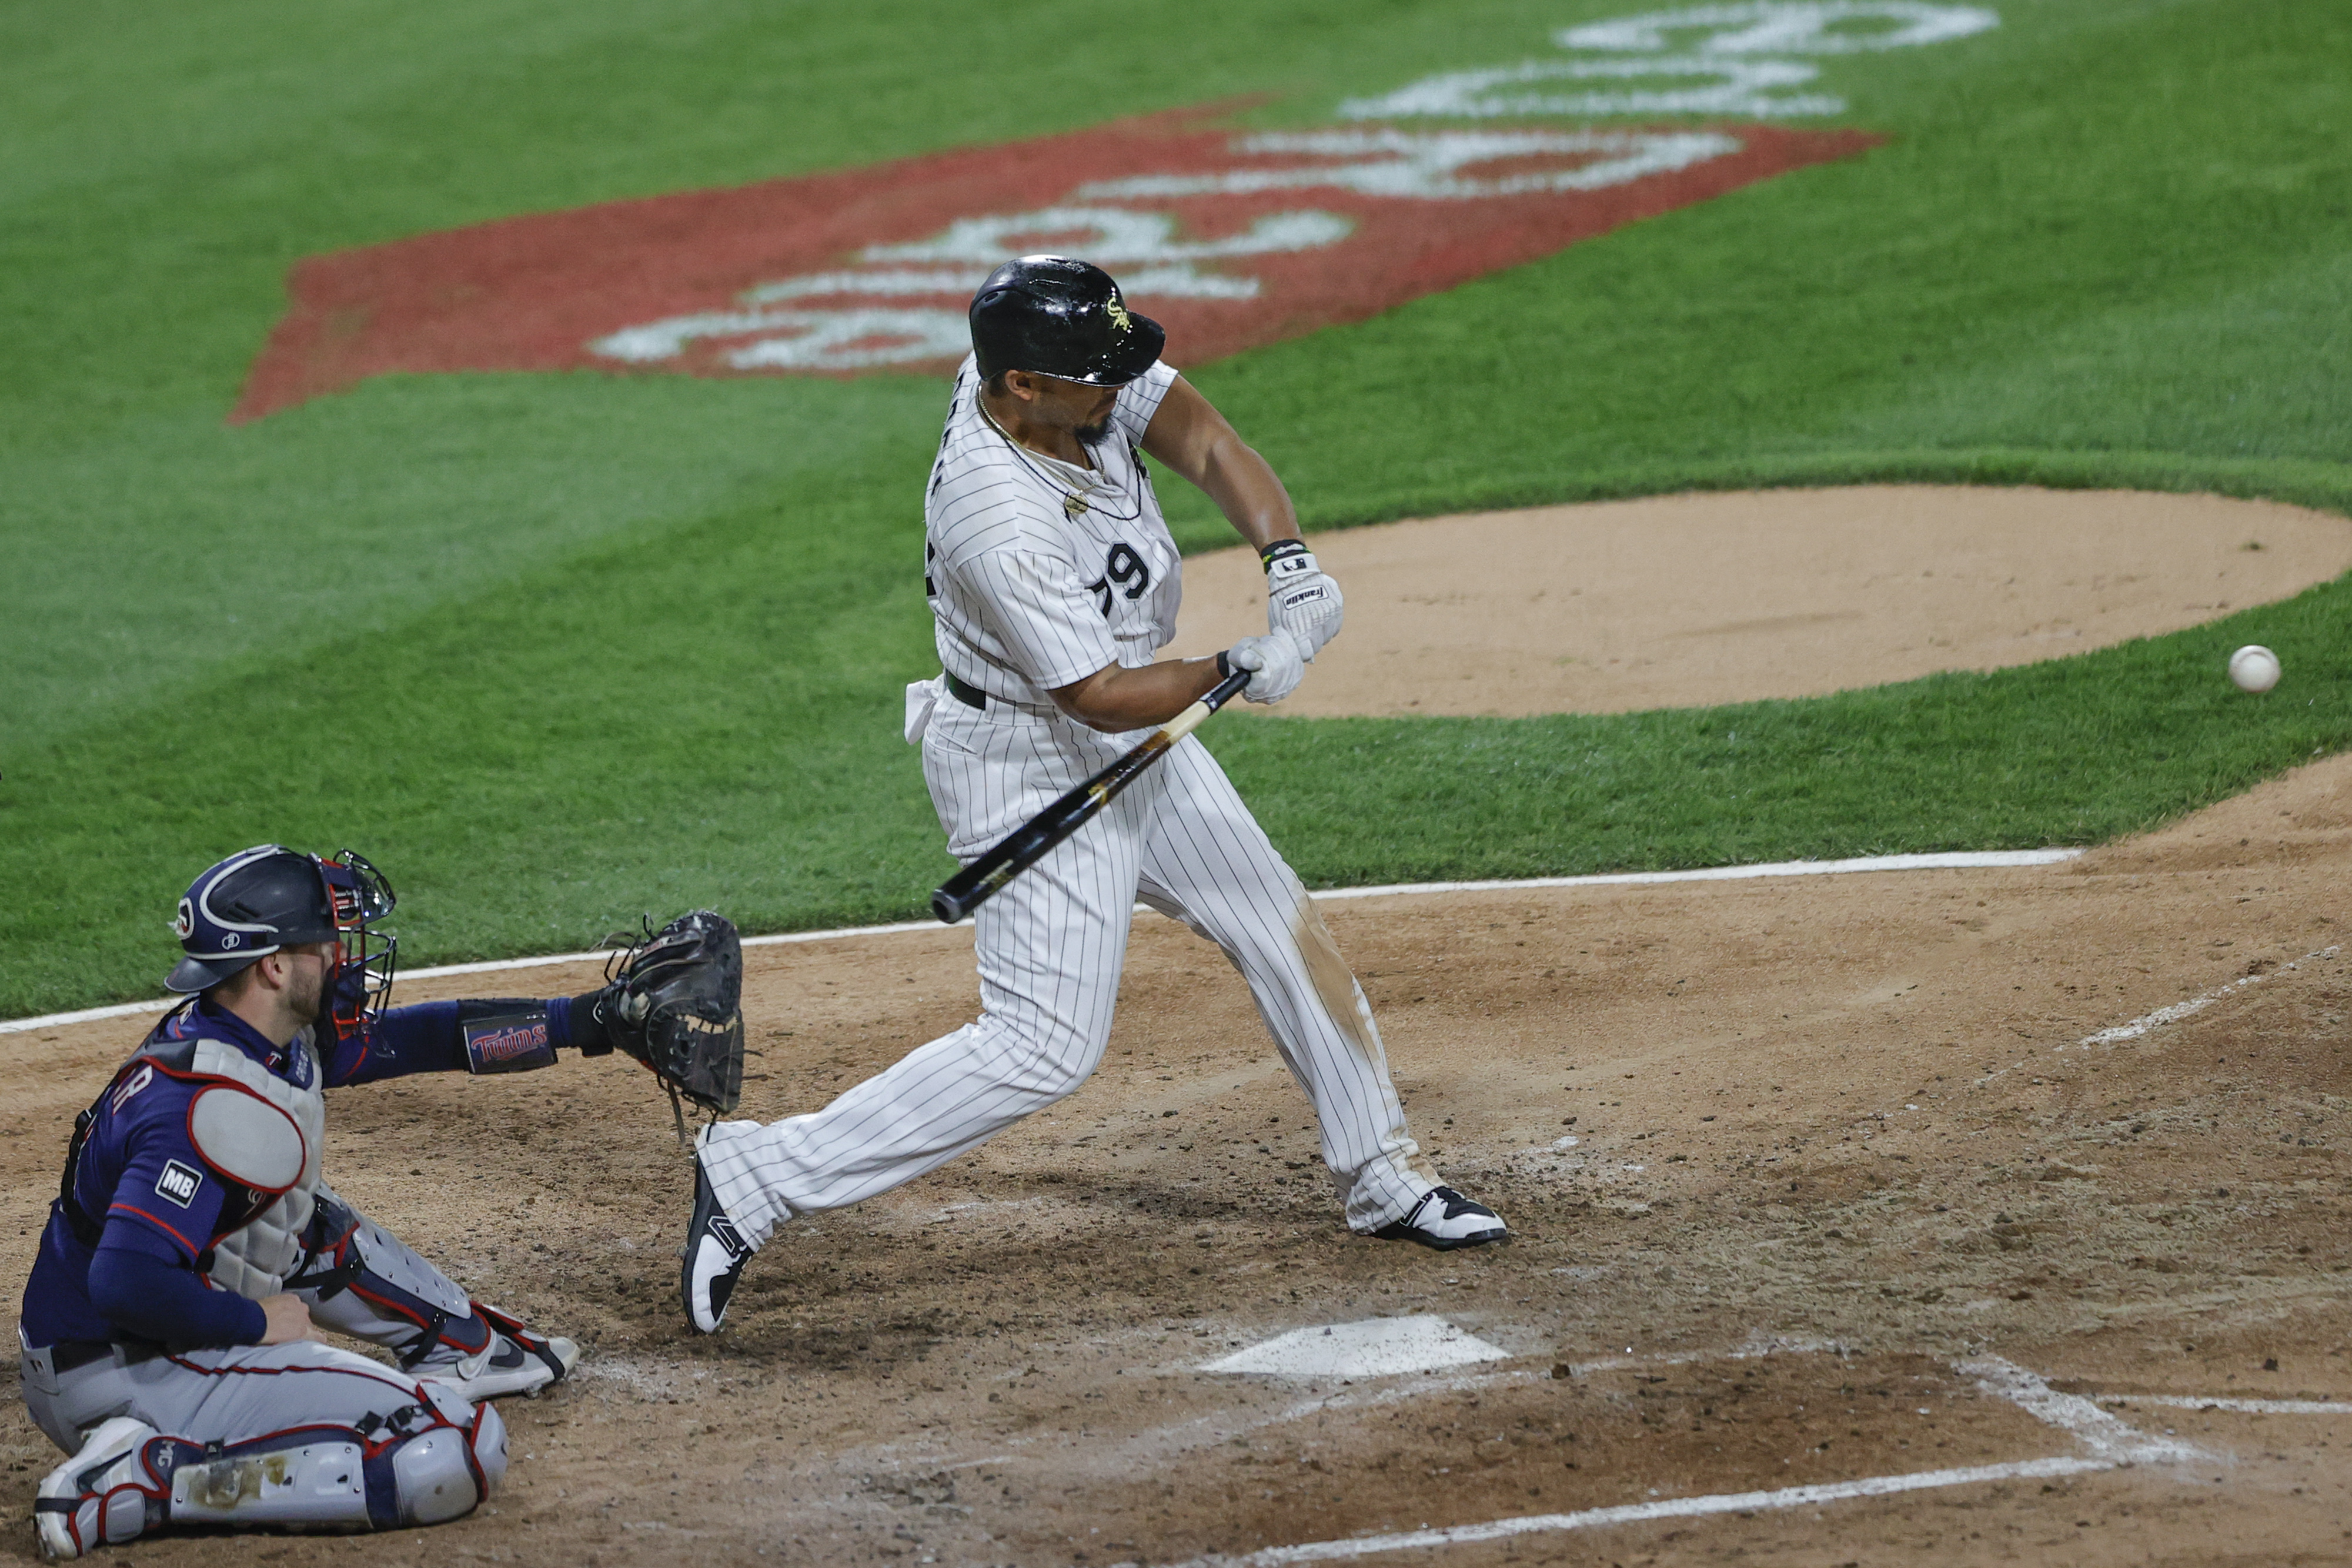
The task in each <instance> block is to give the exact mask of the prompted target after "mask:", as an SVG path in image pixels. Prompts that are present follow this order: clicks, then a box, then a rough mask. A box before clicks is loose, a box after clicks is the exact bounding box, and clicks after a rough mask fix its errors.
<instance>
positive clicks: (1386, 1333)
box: [1201, 1317, 1511, 1377]
mask: <svg viewBox="0 0 2352 1568" xmlns="http://www.w3.org/2000/svg"><path fill="white" fill-rule="evenodd" d="M1510 1358H1511V1353H1510V1352H1509V1351H1507V1350H1503V1349H1500V1348H1498V1347H1496V1346H1495V1345H1491V1344H1488V1343H1486V1341H1485V1340H1482V1339H1480V1338H1478V1337H1477V1336H1476V1335H1475V1334H1468V1333H1463V1332H1462V1331H1461V1330H1460V1329H1458V1328H1455V1327H1454V1325H1453V1324H1452V1323H1449V1322H1446V1321H1445V1320H1444V1318H1433V1317H1411V1318H1370V1319H1368V1320H1366V1321H1365V1322H1360V1323H1333V1324H1331V1325H1330V1326H1329V1327H1328V1328H1309V1329H1293V1330H1291V1331H1290V1332H1289V1333H1286V1334H1283V1335H1280V1336H1279V1337H1277V1338H1275V1339H1270V1340H1267V1341H1266V1342H1265V1343H1263V1344H1254V1345H1251V1346H1250V1347H1249V1348H1248V1349H1247V1350H1238V1351H1235V1352H1234V1354H1231V1355H1229V1356H1226V1357H1225V1358H1224V1359H1223V1360H1222V1361H1213V1362H1211V1363H1209V1364H1207V1365H1206V1366H1204V1367H1202V1369H1201V1370H1202V1371H1203V1372H1255V1373H1261V1374H1264V1375H1268V1376H1273V1377H1394V1376H1396V1375H1398V1374H1400V1373H1406V1372H1433V1371H1435V1370H1436V1369H1437V1368H1439V1367H1441V1366H1466V1365H1468V1364H1472V1363H1474V1362H1481V1361H1508V1360H1510Z"/></svg>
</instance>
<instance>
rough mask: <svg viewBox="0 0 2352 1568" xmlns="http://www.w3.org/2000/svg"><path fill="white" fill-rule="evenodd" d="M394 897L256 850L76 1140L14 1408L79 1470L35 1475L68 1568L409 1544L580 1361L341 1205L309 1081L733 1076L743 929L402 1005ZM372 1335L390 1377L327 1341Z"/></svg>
mask: <svg viewBox="0 0 2352 1568" xmlns="http://www.w3.org/2000/svg"><path fill="white" fill-rule="evenodd" d="M393 902H394V901H393V893H392V888H391V885H390V884H389V883H387V882H385V880H384V879H383V876H382V875H381V874H380V873H378V872H377V871H376V870H375V868H374V867H373V866H372V865H370V864H369V863H368V862H367V861H366V860H365V859H363V858H362V857H361V856H359V855H357V854H353V853H352V852H349V851H344V852H341V853H339V854H337V855H335V856H333V857H331V858H324V857H320V856H317V855H310V854H301V853H297V852H293V851H290V850H286V849H281V848H280V847H278V845H276V844H262V845H258V846H257V847H256V848H253V849H249V850H247V851H245V852H242V853H240V854H235V855H231V856H230V857H229V858H228V859H226V860H225V861H222V862H220V863H219V864H217V865H215V866H213V867H212V868H210V869H209V870H207V871H206V872H205V873H204V874H203V875H202V876H199V877H198V878H196V880H195V883H194V885H192V886H191V887H190V888H189V889H188V892H187V896H186V897H184V898H183V899H182V900H181V901H180V907H179V918H178V921H177V922H176V927H175V928H176V930H177V931H178V934H179V937H180V945H181V947H182V949H183V951H184V957H182V959H181V960H180V963H179V966H178V967H176V968H174V969H173V971H172V974H171V977H170V978H169V979H168V980H167V981H166V982H165V984H166V985H167V986H169V988H171V989H173V990H174V991H179V992H183V993H187V994H188V997H189V999H188V1000H186V1001H185V1002H183V1003H182V1004H180V1005H179V1006H178V1007H177V1008H175V1009H173V1010H172V1011H171V1012H170V1013H169V1014H167V1015H166V1016H165V1017H164V1019H163V1022H161V1023H160V1024H158V1025H156V1027H155V1029H154V1030H152V1032H151V1033H150V1034H149V1035H148V1036H147V1038H146V1040H144V1041H143V1042H142V1044H141V1045H140V1047H139V1049H138V1050H137V1051H133V1052H132V1053H131V1058H130V1060H129V1061H125V1062H124V1063H123V1064H122V1066H121V1068H120V1069H119V1070H118V1071H116V1072H115V1074H114V1076H113V1078H112V1080H111V1081H110V1082H109V1083H108V1084H107V1086H106V1088H105V1090H104V1091H103V1092H101V1093H100V1095H99V1096H98V1098H97V1099H96V1100H95V1101H94V1102H93V1103H91V1104H90V1107H89V1109H88V1110H87V1111H84V1112H83V1113H81V1114H80V1115H79V1117H77V1118H76V1120H75V1122H74V1130H73V1137H72V1142H71V1145H70V1146H69V1148H68V1152H67V1155H66V1162H65V1174H64V1176H63V1179H62V1180H61V1181H60V1182H59V1184H58V1197H57V1199H56V1201H55V1202H54V1203H52V1204H51V1205H50V1208H49V1220H48V1225H47V1228H46V1229H45V1230H44V1231H43V1232H42V1235H41V1242H40V1250H39V1253H38V1256H37V1260H36V1261H35V1263H34V1265H33V1273H32V1278H31V1280H30V1281H28V1282H27V1283H26V1287H25V1300H24V1309H23V1313H22V1318H21V1326H20V1329H19V1334H20V1338H21V1341H22V1344H23V1361H22V1368H23V1383H22V1387H23V1391H24V1397H25V1403H26V1406H27V1407H28V1408H29V1410H30V1411H31V1414H32V1417H33V1420H34V1422H35V1423H36V1424H37V1426H38V1427H40V1428H41V1430H42V1431H44V1432H46V1433H47V1434H48V1436H49V1437H50V1439H51V1440H52V1441H54V1442H55V1443H56V1444H57V1445H58V1447H59V1448H63V1449H65V1450H67V1451H68V1453H70V1454H71V1455H72V1458H68V1459H67V1460H66V1461H65V1462H64V1463H63V1464H61V1465H59V1466H58V1468H57V1469H55V1470H53V1471H51V1472H50V1473H49V1475H48V1477H47V1479H44V1480H43V1481H42V1482H41V1484H40V1489H39V1493H38V1498H37V1501H36V1502H35V1504H34V1507H35V1510H36V1523H37V1529H38V1531H39V1535H40V1541H41V1545H42V1547H43V1549H44V1550H45V1551H46V1552H47V1553H48V1554H49V1555H50V1556H52V1557H77V1556H79V1555H80V1554H81V1553H82V1552H87V1551H89V1550H90V1549H92V1548H93V1547H97V1546H100V1545H104V1544H107V1543H110V1542H123V1541H128V1540H131V1538H133V1537H134V1536H138V1535H141V1534H143V1533H145V1532H147V1531H153V1530H158V1529H162V1528H164V1527H167V1526H169V1525H173V1524H206V1525H215V1526H217V1525H230V1526H253V1525H274V1526H278V1527H281V1528H293V1529H314V1530H315V1529H328V1530H367V1529H374V1530H391V1529H396V1528H399V1527H402V1526H405V1525H422V1524H437V1523H440V1522H442V1521H446V1520H452V1519H456V1518H458V1517H459V1516H461V1515H463V1514H465V1513H467V1512H469V1511H472V1510H473V1509H474V1507H475V1506H476V1505H478V1503H480V1502H481V1501H482V1500H484V1499H486V1498H487V1497H488V1496H489V1494H490V1491H491V1490H492V1489H493V1488H494V1487H495V1486H497V1484H498V1482H499V1479H500V1477H501V1476H503V1475H504V1474H505V1471H506V1465H507V1453H506V1428H505V1427H504V1425H503V1424H502V1423H501V1422H500V1420H499V1415H498V1412H497V1411H496V1410H495V1409H494V1408H492V1406H490V1405H488V1403H487V1401H488V1400H491V1399H495V1398H498V1397H499V1396H504V1395H510V1394H525V1395H530V1394H537V1393H538V1392H539V1391H540V1390H541V1389H543V1388H545V1387H547V1386H548V1385H551V1384H552V1383H554V1382H556V1381H557V1380H559V1379H561V1378H562V1377H563V1376H565V1375H568V1374H569V1373H570V1372H571V1370H572V1366H573V1365H574V1364H576V1363H577V1362H578V1360H579V1357H580V1351H579V1347H578V1346H577V1345H575V1344H573V1343H572V1341H570V1340H568V1339H561V1338H556V1337H552V1336H549V1335H542V1334H540V1333H535V1332H533V1331H532V1330H530V1329H529V1328H527V1327H525V1326H524V1325H523V1323H522V1322H520V1321H519V1320H518V1319H516V1318H514V1317H512V1316H510V1315H509V1314H507V1313H505V1312H499V1310H498V1309H497V1308H495V1307H489V1306H485V1305H483V1304H482V1303H481V1302H479V1301H473V1300H471V1299H470V1298H469V1297H468V1296H467V1292H466V1291H464V1290H463V1289H462V1288H460V1287H459V1286H457V1284H455V1283H453V1282H452V1281H450V1280H449V1278H448V1277H447V1276H446V1275H445V1274H443V1273H442V1272H441V1271H440V1270H438V1269H436V1268H435V1267H434V1266H433V1265H432V1264H431V1263H428V1262H426V1261H425V1260H424V1259H423V1258H420V1257H418V1256H417V1255H416V1254H415V1252H413V1251H411V1250H409V1249H408V1248H407V1247H406V1246H404V1244H403V1243H402V1242H401V1241H400V1240H399V1239H397V1238H396V1237H394V1236H393V1235H392V1234H391V1233H390V1232H389V1231H387V1230H385V1229H384V1228H383V1227H381V1226H379V1225H376V1224H374V1223H373V1222H372V1221H370V1220H369V1219H368V1218H366V1217H365V1216H363V1215H362V1214H360V1213H359V1212H358V1211H357V1210H356V1209H354V1208H352V1207H351V1205H349V1204H348V1203H346V1202H344V1201H343V1200H342V1199H341V1197H337V1196H336V1194H335V1192H334V1191H333V1189H332V1188H331V1187H329V1186H327V1185H326V1183H325V1182H324V1180H323V1179H321V1173H320V1154H321V1151H322V1144H323V1134H324V1132H325V1123H326V1107H325V1104H324V1102H323V1100H322V1098H321V1095H320V1091H321V1090H322V1089H326V1088H340V1087H343V1086H345V1085H349V1084H354V1083H366V1082H373V1081H375V1080H377V1079H383V1078H395V1077H400V1076H403V1075H404V1074H407V1073H411V1072H440V1071H457V1069H460V1068H462V1069H464V1070H465V1071H468V1072H474V1073H490V1072H520V1071H529V1070H530V1069H532V1068H539V1067H545V1066H548V1065H550V1064H551V1063H552V1062H553V1061H554V1060H555V1053H556V1051H558V1050H559V1049H561V1048H562V1047H566V1046H569V1047H571V1048H572V1049H574V1050H577V1051H580V1052H581V1053H582V1054H583V1055H589V1056H596V1055H604V1054H607V1053H609V1052H610V1051H612V1050H613V1049H614V1046H616V1045H617V1046H619V1047H621V1048H622V1049H623V1050H625V1051H629V1052H630V1054H632V1055H634V1056H636V1057H637V1058H638V1059H639V1060H640V1061H646V1062H647V1064H648V1065H649V1066H650V1065H654V1059H655V1058H656V1056H658V1057H659V1059H660V1061H661V1062H662V1063H663V1064H665V1065H666V1066H667V1068H668V1069H669V1070H670V1074H671V1076H673V1077H677V1078H680V1079H683V1080H684V1082H683V1083H682V1084H681V1085H680V1087H681V1088H682V1089H683V1091H684V1092H688V1093H689V1094H692V1095H693V1096H694V1097H695V1098H696V1099H697V1100H698V1103H710V1104H712V1105H713V1106H714V1108H715V1107H717V1106H718V1105H719V1104H720V1103H725V1104H727V1105H730V1106H731V1105H732V1103H734V1097H735V1096H736V1094H737V1093H739V1092H740V1083H741V1073H742V1025H741V1021H740V1017H739V1016H737V1013H736V1007H737V1002H738V999H739V997H740V988H741V977H742V959H741V953H740V947H739V946H738V943H737V940H736V936H735V929H734V927H733V926H731V925H729V924H728V923H727V922H726V921H725V920H724V919H722V918H720V917H719V916H718V915H712V914H709V913H708V912H705V911H698V912H696V913H694V914H692V915H685V916H682V917H681V918H679V919H678V920H677V921H674V922H672V923H671V924H670V925H668V926H667V927H665V928H664V929H663V930H662V931H661V932H660V933H658V934H656V935H655V936H651V937H649V938H648V939H647V940H646V942H644V943H642V944H639V945H638V946H636V947H635V948H632V949H631V950H630V951H629V953H628V954H627V955H625V956H623V957H622V958H620V959H619V960H618V961H617V963H616V965H615V966H614V968H613V969H612V970H610V971H608V975H609V978H608V983H607V984H606V985H605V986H604V987H603V988H600V989H598V990H595V991H593V992H590V993H588V994H587V995H584V996H579V997H568V998H567V997H557V998H551V999H548V1000H532V999H525V1000H510V999H503V998H501V999H480V1000H471V999H469V1000H463V1001H446V1002H430V1003H426V1004H425V1005H423V1006H419V1007H407V1008H400V1009H393V1010H389V1011H387V1010H385V1009H383V1000H384V998H385V997H386V996H387V995H388V993H389V991H390V989H391V986H392V977H393V967H394V951H395V944H394V939H393V937H392V936H391V934H390V933H388V932H385V931H383V930H381V929H379V928H378V922H380V921H381V920H383V917H384V916H385V915H389V914H391V913H392V909H393ZM321 1328H326V1329H332V1330H334V1331H336V1332H338V1333H344V1334H349V1335H352V1336H353V1337H355V1338H358V1339H363V1340H367V1341H370V1342H372V1343H375V1344H378V1345H381V1346H383V1347H384V1348H385V1349H386V1350H388V1351H390V1352H391V1353H392V1354H393V1355H394V1358H395V1361H396V1365H395V1366H387V1365H386V1364H383V1362H382V1361H379V1360H375V1359H373V1358H371V1357H368V1356H364V1355H361V1354H357V1353H356V1352H353V1351H347V1350H341V1349H337V1348H334V1347H332V1346H331V1345H328V1344H325V1343H319V1338H320V1336H319V1331H320V1329H321Z"/></svg>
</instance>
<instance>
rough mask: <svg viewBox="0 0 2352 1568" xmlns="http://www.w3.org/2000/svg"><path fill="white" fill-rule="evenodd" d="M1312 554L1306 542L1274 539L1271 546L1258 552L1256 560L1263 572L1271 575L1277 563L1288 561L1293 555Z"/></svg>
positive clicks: (1302, 540)
mask: <svg viewBox="0 0 2352 1568" xmlns="http://www.w3.org/2000/svg"><path fill="white" fill-rule="evenodd" d="M1312 553H1314V552H1312V551H1311V550H1309V549H1307V541H1306V540H1304V539H1276V540H1275V541H1274V542H1273V543H1272V544H1270V545H1268V546H1266V547H1265V549H1262V550H1260V551H1258V552H1257V559H1258V562H1259V564H1260V565H1262V566H1264V567H1265V570H1267V571H1268V572H1269V573H1271V572H1272V571H1273V570H1274V568H1275V564H1276V562H1277V561H1285V560H1288V559H1290V558H1291V557H1292V556H1295V555H1310V554H1312Z"/></svg>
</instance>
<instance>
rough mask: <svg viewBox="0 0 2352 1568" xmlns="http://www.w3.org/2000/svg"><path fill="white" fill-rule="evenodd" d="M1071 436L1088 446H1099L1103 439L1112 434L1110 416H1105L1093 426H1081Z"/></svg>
mask: <svg viewBox="0 0 2352 1568" xmlns="http://www.w3.org/2000/svg"><path fill="white" fill-rule="evenodd" d="M1070 434H1072V435H1075V436H1076V437H1077V438H1078V439H1079V440H1080V441H1081V442H1083V443H1085V444H1087V445H1088V446H1099V445H1101V444H1102V440H1103V437H1104V436H1106V435H1108V434H1110V415H1108V414H1105V415H1103V416H1102V417H1101V418H1100V419H1098V420H1097V421H1095V422H1094V423H1092V424H1081V425H1079V426H1078V427H1077V428H1076V429H1075V430H1073V431H1071V432H1070Z"/></svg>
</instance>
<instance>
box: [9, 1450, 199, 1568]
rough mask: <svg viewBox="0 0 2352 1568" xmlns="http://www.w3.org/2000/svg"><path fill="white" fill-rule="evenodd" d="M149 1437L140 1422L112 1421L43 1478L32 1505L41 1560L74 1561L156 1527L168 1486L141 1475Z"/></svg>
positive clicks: (145, 1473)
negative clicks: (78, 1450)
mask: <svg viewBox="0 0 2352 1568" xmlns="http://www.w3.org/2000/svg"><path fill="white" fill-rule="evenodd" d="M154 1436H155V1428H154V1427H150V1426H149V1425H147V1423H145V1422H144V1421H139V1420H134V1419H133V1418H131V1416H113V1417H111V1418H110V1419H109V1420H106V1421H102V1422H100V1423H99V1426H98V1429H97V1430H96V1431H94V1432H92V1433H90V1435H89V1440H88V1441H86V1442H84V1443H83V1444H82V1446H81V1451H80V1452H79V1453H77V1454H76V1455H74V1457H73V1458H69V1459H68V1460H67V1461H66V1462H65V1463H63V1464H61V1465H59V1466H58V1468H57V1469H53V1470H51V1471H50V1472H49V1473H48V1475H47V1476H46V1477H45V1478H43V1479H42V1481H41V1485H40V1489H39V1490H38V1492H37V1495H36V1496H35V1498H34V1500H33V1521H34V1529H35V1530H36V1531H37V1533H38V1534H39V1536H40V1539H41V1552H42V1554H43V1555H45V1556H48V1557H79V1556H80V1555H81V1554H82V1553H83V1552H90V1551H95V1550H96V1549H97V1548H99V1547H100V1546H105V1545H108V1544H110V1543H114V1542H124V1541H129V1540H131V1539H133V1538H134V1537H136V1536H138V1535H139V1534H140V1533H142V1531H146V1530H149V1529H151V1528H152V1527H153V1526H154V1525H156V1524H158V1523H161V1522H162V1518H163V1510H164V1508H165V1507H166V1500H167V1499H168V1498H169V1497H170V1496H171V1482H170V1480H169V1479H162V1480H161V1481H159V1479H158V1478H157V1477H156V1476H155V1475H154V1474H153V1473H152V1471H150V1470H149V1469H147V1465H146V1460H145V1457H144V1456H145V1452H146V1448H147V1440H148V1439H149V1438H151V1437H154ZM166 1477H167V1478H168V1472H166Z"/></svg>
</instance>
